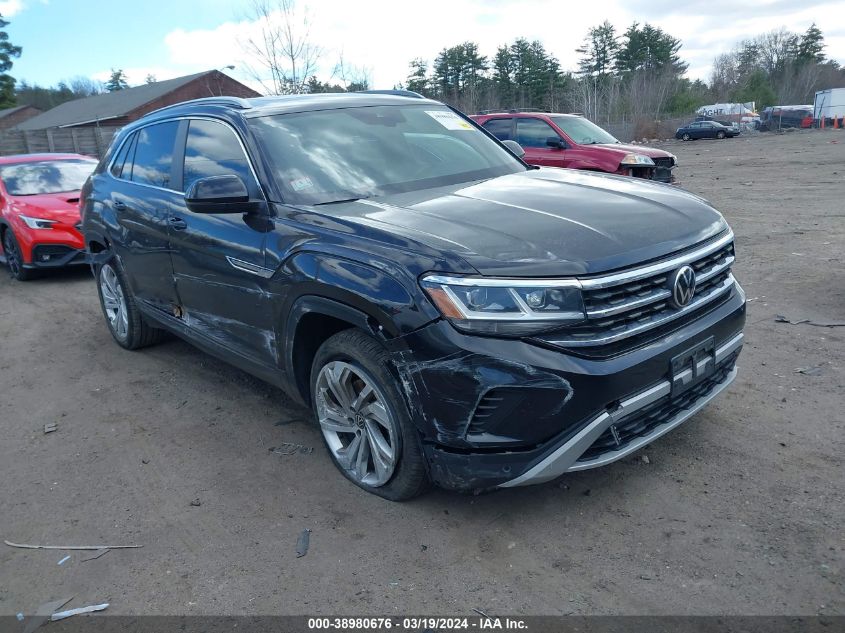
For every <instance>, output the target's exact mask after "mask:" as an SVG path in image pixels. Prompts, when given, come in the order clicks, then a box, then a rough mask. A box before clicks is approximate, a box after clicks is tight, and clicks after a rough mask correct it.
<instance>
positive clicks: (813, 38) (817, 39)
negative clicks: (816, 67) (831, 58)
mask: <svg viewBox="0 0 845 633" xmlns="http://www.w3.org/2000/svg"><path fill="white" fill-rule="evenodd" d="M824 47H825V43H824V35H822V32H821V29H820V28H819V27H817V26H816V23H815V22H813V23H812V24H811V25H810V28H808V29H807V32H806V33H804V35H802V36H801V41H799V42H798V55H797V59H798V61H801V62H816V63H818V64H821V63H822V62H824V60H825V54H824V52H823V51H824Z"/></svg>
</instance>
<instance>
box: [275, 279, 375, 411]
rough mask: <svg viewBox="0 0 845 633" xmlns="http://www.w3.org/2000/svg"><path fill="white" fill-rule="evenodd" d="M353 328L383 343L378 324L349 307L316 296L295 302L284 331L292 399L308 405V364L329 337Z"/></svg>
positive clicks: (370, 317) (309, 396) (286, 368)
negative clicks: (297, 399)
mask: <svg viewBox="0 0 845 633" xmlns="http://www.w3.org/2000/svg"><path fill="white" fill-rule="evenodd" d="M352 328H357V329H360V330H362V331H364V332H366V333H367V334H370V335H371V336H374V337H375V338H380V339H382V340H383V339H384V335H383V328H382V327H381V325H379V323H378V320H377V319H376V318H375V317H374V316H372V315H369V314H367V313H366V312H363V311H362V310H359V309H358V308H355V307H353V306H351V305H348V304H345V303H342V302H340V301H336V300H334V299H328V298H326V297H321V296H318V295H304V296H301V297H299V298H298V299H297V300H296V301H295V302H294V304H293V306H292V308H291V310H290V312H289V314H288V318H287V322H286V327H285V330H284V331H285V338H284V364H285V373H286V374H287V375H288V376H289V382H290V384H291V386H292V388H293V390H294V394H293V395H295V396H298V397H299V399H300V400H301V401H302V402H303V403H304V404H306V405H310V403H311V364H312V363H313V361H314V356H315V355H316V353H317V350H318V349H319V348H320V346H321V345H322V344H323V343H324V342H325V341H326V340H327V339H328V338H329V337H331V336H333V335H335V334H337V333H338V332H342V331H343V330H347V329H352Z"/></svg>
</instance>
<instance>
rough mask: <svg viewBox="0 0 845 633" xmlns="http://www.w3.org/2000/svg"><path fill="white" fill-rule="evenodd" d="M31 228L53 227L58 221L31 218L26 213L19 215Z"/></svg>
mask: <svg viewBox="0 0 845 633" xmlns="http://www.w3.org/2000/svg"><path fill="white" fill-rule="evenodd" d="M18 217H19V218H20V219H21V220H23V221H24V224H26V225H27V226H28V227H29V228H31V229H52V228H53V225H54V224H55V223H56V221H55V220H44V219H43V218H31V217H29V216H26V215H19V216H18Z"/></svg>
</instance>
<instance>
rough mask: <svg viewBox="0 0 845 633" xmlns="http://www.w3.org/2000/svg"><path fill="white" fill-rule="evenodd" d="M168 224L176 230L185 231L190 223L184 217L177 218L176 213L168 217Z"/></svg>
mask: <svg viewBox="0 0 845 633" xmlns="http://www.w3.org/2000/svg"><path fill="white" fill-rule="evenodd" d="M167 225H168V226H169V227H170V228H171V229H173V230H175V231H184V230H185V229H187V228H188V223H187V222H185V220H183V219H182V218H177V217H176V216H175V215H171V216H170V217H169V218H167Z"/></svg>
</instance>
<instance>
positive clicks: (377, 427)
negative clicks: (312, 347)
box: [311, 329, 429, 501]
mask: <svg viewBox="0 0 845 633" xmlns="http://www.w3.org/2000/svg"><path fill="white" fill-rule="evenodd" d="M389 362H390V359H389V354H388V352H387V350H385V349H384V347H382V345H381V344H380V343H379V342H378V341H376V340H375V339H374V338H372V337H371V336H368V335H366V334H365V333H364V332H362V331H361V330H356V329H350V330H344V331H342V332H339V333H338V334H335V335H334V336H332V337H331V338H329V339H328V340H327V341H326V342H325V343H323V345H322V346H320V349H318V350H317V354H316V355H315V356H314V362H313V364H312V366H311V404H312V407H313V409H314V415H315V417H316V418H317V422H318V424H319V425H320V430H321V431H322V434H323V440H324V441H325V444H326V448H328V451H329V454H330V455H331V458H332V461H333V462H334V464H335V466H336V467H337V468H338V470H340V472H341V473H343V475H344V476H345V477H346V478H347V479H349V480H350V481H351V482H352V483H354V484H355V485H356V486H358V487H360V488H363V489H364V490H366V491H367V492H371V493H373V494H375V495H378V496H380V497H384V498H385V499H389V500H391V501H404V500H407V499H411V498H412V497H415V496H417V495H419V494H420V493H421V492H423V491H424V490H425V489H426V488H427V487H428V483H429V479H428V473H427V472H426V468H425V460H424V458H423V454H422V447H421V445H420V439H419V433H418V431H417V430H416V428H414V425H413V423H412V422H411V419H410V416H409V415H408V411H407V407H406V406H405V403H404V401H403V399H402V395H401V393H400V391H399V386H398V384H397V380H396V379H395V378H394V377H393V375H392V374H391V373H390V371H389V369H388V367H389Z"/></svg>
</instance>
